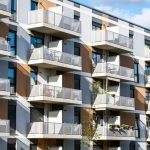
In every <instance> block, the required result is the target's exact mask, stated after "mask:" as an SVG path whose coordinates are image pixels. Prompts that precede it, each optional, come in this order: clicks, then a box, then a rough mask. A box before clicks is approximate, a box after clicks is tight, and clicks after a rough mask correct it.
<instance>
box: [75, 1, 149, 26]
mask: <svg viewBox="0 0 150 150" xmlns="http://www.w3.org/2000/svg"><path fill="white" fill-rule="evenodd" d="M75 1H77V2H81V3H83V4H86V5H88V6H91V7H94V8H97V9H99V10H102V11H104V12H108V13H110V14H114V15H116V16H118V17H120V18H123V19H126V20H130V21H131V22H135V23H136V24H139V25H141V26H144V27H147V28H149V29H150V0H75Z"/></svg>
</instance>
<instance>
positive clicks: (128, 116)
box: [120, 112, 135, 126]
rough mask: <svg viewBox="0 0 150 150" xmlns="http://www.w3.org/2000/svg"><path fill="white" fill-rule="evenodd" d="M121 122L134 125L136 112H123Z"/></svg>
mask: <svg viewBox="0 0 150 150" xmlns="http://www.w3.org/2000/svg"><path fill="white" fill-rule="evenodd" d="M120 117H121V124H127V125H130V126H134V124H135V114H134V113H128V112H121V114H120Z"/></svg>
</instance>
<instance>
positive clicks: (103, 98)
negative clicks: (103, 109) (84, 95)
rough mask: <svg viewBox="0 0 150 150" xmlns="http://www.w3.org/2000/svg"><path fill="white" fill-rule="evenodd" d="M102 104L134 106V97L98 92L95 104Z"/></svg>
mask: <svg viewBox="0 0 150 150" xmlns="http://www.w3.org/2000/svg"><path fill="white" fill-rule="evenodd" d="M100 104H111V105H114V106H115V105H116V106H125V107H134V106H135V103H134V98H130V97H123V96H117V95H110V94H98V95H97V97H96V99H95V102H94V105H100Z"/></svg>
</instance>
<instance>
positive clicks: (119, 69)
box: [94, 63, 134, 78]
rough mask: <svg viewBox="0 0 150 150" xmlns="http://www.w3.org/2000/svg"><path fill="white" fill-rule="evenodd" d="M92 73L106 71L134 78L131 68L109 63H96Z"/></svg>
mask: <svg viewBox="0 0 150 150" xmlns="http://www.w3.org/2000/svg"><path fill="white" fill-rule="evenodd" d="M94 73H108V74H114V75H119V76H123V77H128V78H134V71H133V69H130V68H127V67H123V66H118V65H114V64H110V63H98V64H97V66H96V68H95V70H94Z"/></svg>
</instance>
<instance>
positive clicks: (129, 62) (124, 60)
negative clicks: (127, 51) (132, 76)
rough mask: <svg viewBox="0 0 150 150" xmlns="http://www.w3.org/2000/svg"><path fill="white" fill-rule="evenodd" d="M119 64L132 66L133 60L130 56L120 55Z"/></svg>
mask: <svg viewBox="0 0 150 150" xmlns="http://www.w3.org/2000/svg"><path fill="white" fill-rule="evenodd" d="M120 65H121V66H123V67H128V68H131V69H133V68H134V60H133V58H131V57H128V56H124V55H120Z"/></svg>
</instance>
